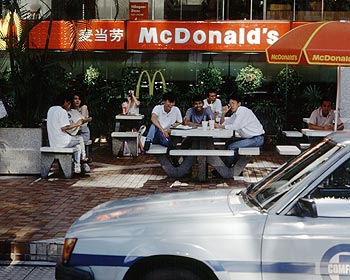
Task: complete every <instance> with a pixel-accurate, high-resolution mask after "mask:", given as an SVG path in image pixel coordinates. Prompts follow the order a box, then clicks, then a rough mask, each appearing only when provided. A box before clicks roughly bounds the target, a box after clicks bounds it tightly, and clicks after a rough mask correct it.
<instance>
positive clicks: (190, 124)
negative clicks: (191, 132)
mask: <svg viewBox="0 0 350 280" xmlns="http://www.w3.org/2000/svg"><path fill="white" fill-rule="evenodd" d="M184 125H188V126H202V125H201V124H199V123H194V122H191V120H190V119H189V118H188V117H185V118H184Z"/></svg>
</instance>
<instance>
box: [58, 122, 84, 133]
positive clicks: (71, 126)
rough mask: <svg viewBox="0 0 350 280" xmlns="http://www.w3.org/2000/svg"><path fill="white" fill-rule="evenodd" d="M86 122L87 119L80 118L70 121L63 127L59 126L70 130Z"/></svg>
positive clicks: (63, 129) (64, 129)
mask: <svg viewBox="0 0 350 280" xmlns="http://www.w3.org/2000/svg"><path fill="white" fill-rule="evenodd" d="M86 122H87V120H83V119H80V120H78V121H77V122H76V123H72V124H69V125H66V126H64V127H61V130H62V131H66V130H70V129H72V128H76V127H79V126H81V125H82V124H84V123H86Z"/></svg>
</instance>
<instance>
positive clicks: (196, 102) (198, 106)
mask: <svg viewBox="0 0 350 280" xmlns="http://www.w3.org/2000/svg"><path fill="white" fill-rule="evenodd" d="M192 105H193V108H194V110H195V111H196V113H201V112H203V105H204V103H203V97H202V96H199V95H196V96H195V97H194V98H193V101H192Z"/></svg>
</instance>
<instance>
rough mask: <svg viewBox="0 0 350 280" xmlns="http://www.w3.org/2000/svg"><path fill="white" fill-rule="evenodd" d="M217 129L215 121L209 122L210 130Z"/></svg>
mask: <svg viewBox="0 0 350 280" xmlns="http://www.w3.org/2000/svg"><path fill="white" fill-rule="evenodd" d="M214 128H215V121H214V120H209V129H210V130H213V129H214Z"/></svg>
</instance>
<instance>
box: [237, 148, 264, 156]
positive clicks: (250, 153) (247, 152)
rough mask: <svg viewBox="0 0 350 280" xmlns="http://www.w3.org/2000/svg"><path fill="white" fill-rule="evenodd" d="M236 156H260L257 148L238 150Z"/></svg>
mask: <svg viewBox="0 0 350 280" xmlns="http://www.w3.org/2000/svg"><path fill="white" fill-rule="evenodd" d="M238 154H239V155H241V156H259V155H260V148H259V147H245V148H239V149H238Z"/></svg>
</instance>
